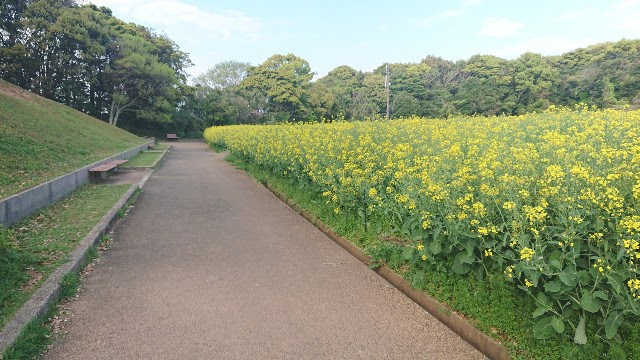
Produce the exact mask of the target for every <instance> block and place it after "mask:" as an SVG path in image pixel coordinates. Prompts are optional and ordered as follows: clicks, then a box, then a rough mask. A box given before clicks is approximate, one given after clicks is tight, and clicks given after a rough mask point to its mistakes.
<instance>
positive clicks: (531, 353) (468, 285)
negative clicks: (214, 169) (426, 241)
mask: <svg viewBox="0 0 640 360" xmlns="http://www.w3.org/2000/svg"><path fill="white" fill-rule="evenodd" d="M227 161H229V162H231V163H232V164H233V165H234V166H236V167H238V168H240V169H243V170H245V171H247V172H248V173H249V174H250V175H252V176H253V177H255V178H256V179H257V180H258V181H260V182H262V183H265V182H268V183H269V184H271V185H273V186H274V187H275V188H276V189H278V191H280V192H281V193H283V194H285V195H286V196H288V197H289V198H291V199H292V200H293V201H294V202H295V203H296V204H298V205H299V206H300V207H302V208H304V209H306V210H308V211H310V212H311V213H312V214H313V215H314V216H316V217H317V218H318V219H320V220H321V221H322V222H323V223H325V224H326V225H328V226H329V227H331V228H333V229H334V230H335V231H336V232H337V233H338V234H340V235H342V236H344V237H345V238H347V239H349V240H350V241H351V242H353V243H354V244H356V245H357V246H358V247H360V248H361V249H363V250H364V251H365V252H366V253H368V254H369V255H371V256H372V257H373V258H374V259H376V260H378V261H379V262H381V263H386V264H387V265H388V266H389V267H390V268H392V269H393V270H395V271H396V272H398V273H399V274H402V275H403V276H404V278H405V279H407V280H408V281H410V282H411V283H412V284H413V286H414V287H415V288H417V289H420V290H423V291H425V292H427V293H428V294H430V295H431V296H433V297H434V298H436V299H438V300H440V301H441V302H443V303H445V304H447V305H448V306H450V307H451V308H453V309H454V310H455V311H457V312H459V313H461V314H463V315H464V316H465V317H467V318H469V319H472V320H471V321H472V322H473V324H474V325H475V326H476V328H478V329H480V330H481V331H483V332H485V333H486V334H488V335H489V336H492V337H494V338H497V339H498V340H500V341H501V342H502V343H503V344H504V345H505V346H506V347H507V349H508V350H509V352H510V353H511V354H512V356H513V357H514V358H515V359H596V358H598V359H627V358H628V359H632V358H640V323H636V322H634V319H629V321H628V322H627V323H625V324H624V325H623V326H622V327H621V328H620V330H619V334H620V336H621V342H618V341H615V340H614V341H612V342H610V343H607V341H605V340H604V339H601V338H597V337H590V339H589V343H588V345H587V346H584V347H583V346H577V345H575V344H574V343H573V341H572V340H573V339H572V338H571V337H569V336H567V337H566V338H560V337H558V338H554V339H550V340H537V339H535V338H534V336H533V331H531V329H532V328H533V324H534V323H535V321H534V319H533V318H532V316H531V313H532V312H533V310H534V309H535V306H534V304H533V301H532V300H531V299H529V298H527V297H525V296H524V295H523V293H522V292H520V291H519V290H518V289H516V288H515V287H513V286H511V285H509V284H508V283H507V282H506V281H504V278H503V277H502V276H499V275H496V276H492V277H490V278H488V279H485V280H482V281H478V280H476V279H475V278H474V277H469V276H462V275H456V274H450V273H447V274H445V273H442V272H439V271H437V269H435V268H431V269H428V270H427V271H417V270H416V269H413V268H410V267H408V266H407V264H406V262H405V261H404V260H403V258H402V251H403V246H401V245H399V244H398V243H396V242H393V241H385V240H382V239H380V237H379V236H378V235H377V234H376V233H375V232H374V231H372V230H365V228H364V225H363V223H362V219H361V218H360V217H359V216H358V215H356V214H345V213H340V214H338V215H336V214H334V213H333V208H332V207H331V206H328V205H326V204H325V202H324V201H323V199H322V196H321V195H320V192H319V191H318V190H317V189H313V188H309V187H308V186H305V187H304V188H300V187H299V186H298V185H299V184H297V183H291V181H290V180H289V179H287V178H284V177H282V176H279V175H277V174H274V173H272V172H270V171H268V170H265V169H263V168H260V167H259V166H256V165H254V164H251V163H248V162H246V161H245V160H244V159H242V158H240V157H238V156H235V155H233V154H232V155H229V156H228V157H227ZM376 222H377V219H372V221H371V223H376ZM590 323H591V325H593V324H594V321H591V322H590ZM589 330H590V331H589ZM589 330H588V333H593V330H594V329H589Z"/></svg>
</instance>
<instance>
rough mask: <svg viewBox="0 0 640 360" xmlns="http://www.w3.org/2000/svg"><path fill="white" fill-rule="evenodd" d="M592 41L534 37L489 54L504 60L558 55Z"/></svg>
mask: <svg viewBox="0 0 640 360" xmlns="http://www.w3.org/2000/svg"><path fill="white" fill-rule="evenodd" d="M594 43H595V41H594V40H593V39H588V38H582V39H569V38H563V37H557V36H545V37H535V38H531V39H529V40H526V41H522V42H518V43H517V44H516V45H513V46H510V47H505V48H502V49H498V50H496V51H493V52H490V53H491V54H493V55H497V56H500V57H503V58H506V59H514V58H517V57H518V56H520V55H522V54H524V53H526V52H534V53H538V54H542V55H547V56H548V55H560V54H563V53H565V52H568V51H571V50H575V49H577V48H581V47H586V46H588V45H591V44H594Z"/></svg>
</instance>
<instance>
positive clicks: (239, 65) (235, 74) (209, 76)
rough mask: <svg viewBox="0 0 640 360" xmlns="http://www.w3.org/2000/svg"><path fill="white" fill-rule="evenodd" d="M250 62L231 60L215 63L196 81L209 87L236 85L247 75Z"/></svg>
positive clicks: (217, 87) (220, 87) (224, 87)
mask: <svg viewBox="0 0 640 360" xmlns="http://www.w3.org/2000/svg"><path fill="white" fill-rule="evenodd" d="M250 66H251V64H249V63H245V62H240V61H235V60H230V61H223V62H221V63H218V64H216V65H214V66H213V67H212V68H210V69H209V70H207V72H205V73H204V74H201V75H199V76H198V77H196V78H195V83H196V84H198V85H201V86H203V87H204V88H209V89H226V88H230V87H235V86H238V85H239V84H240V82H242V80H244V78H245V77H246V76H247V69H248V68H249V67H250Z"/></svg>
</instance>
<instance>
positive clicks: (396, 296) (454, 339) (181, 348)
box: [44, 142, 483, 359]
mask: <svg viewBox="0 0 640 360" xmlns="http://www.w3.org/2000/svg"><path fill="white" fill-rule="evenodd" d="M83 287H84V290H83V291H82V292H81V295H80V297H79V298H78V299H76V300H75V301H73V302H72V303H71V304H70V308H71V312H72V314H73V316H72V317H71V318H70V320H69V322H68V323H67V324H66V325H65V326H64V327H63V331H64V332H68V333H67V334H65V335H63V336H62V337H61V339H59V340H58V341H56V342H55V343H54V345H53V347H52V348H51V349H50V350H49V351H48V352H47V354H45V356H44V357H45V358H46V359H283V358H287V359H307V358H309V359H318V358H333V359H389V358H397V359H419V358H420V359H479V358H483V357H482V355H481V354H480V353H479V352H477V351H476V350H475V349H473V348H472V347H471V346H470V345H469V344H467V343H466V342H464V341H463V340H461V339H460V338H459V337H458V336H457V335H455V334H454V333H452V332H451V331H450V330H448V328H446V327H445V326H444V325H442V324H441V323H440V322H438V321H437V320H436V319H435V318H433V317H432V316H431V315H429V314H428V313H427V312H425V311H424V310H422V309H421V308H420V307H419V306H418V305H416V304H415V303H413V302H412V301H410V300H409V299H408V298H406V297H405V296H404V295H403V294H402V293H400V292H399V291H397V290H396V289H395V288H393V287H391V285H389V284H388V283H387V282H386V281H385V280H384V279H382V278H380V277H379V276H378V275H377V274H376V273H374V272H373V271H371V270H370V269H369V268H368V267H367V266H365V265H363V264H361V263H360V262H359V261H357V260H356V259H355V258H353V257H352V256H351V255H350V254H349V253H347V252H346V251H344V250H343V249H342V248H341V247H339V246H338V245H337V244H335V243H334V242H333V241H332V240H331V239H329V238H328V237H326V236H325V235H324V234H323V233H321V232H320V231H318V230H317V229H316V228H315V227H313V226H312V225H311V224H309V223H308V222H306V221H305V220H304V219H303V218H302V217H300V216H298V215H297V214H296V213H294V212H293V211H291V210H290V209H289V208H288V207H287V206H286V205H285V204H283V203H282V202H280V201H279V200H278V199H276V198H275V197H274V196H273V195H272V194H271V193H270V192H269V191H267V190H266V189H265V188H263V187H262V186H261V185H259V184H258V183H256V182H255V181H254V180H252V179H251V178H249V177H248V176H247V175H246V174H245V173H243V172H241V171H239V170H236V169H234V168H232V167H231V166H229V165H228V164H227V163H226V162H225V161H224V160H223V159H222V157H221V155H218V154H215V153H214V152H212V151H210V150H208V149H207V147H206V146H205V145H204V144H203V143H198V142H184V143H177V144H176V146H175V147H174V149H173V150H172V151H171V152H170V154H169V155H168V158H167V159H166V162H165V163H164V165H163V166H162V167H161V168H160V169H159V170H157V171H156V172H155V173H154V174H153V175H152V176H151V178H150V179H149V181H148V182H147V183H146V185H145V189H144V194H143V196H142V197H141V198H140V200H139V202H138V203H137V205H136V206H135V208H134V209H133V210H132V212H131V213H130V214H129V215H128V216H127V217H126V218H125V220H124V221H122V222H120V223H119V224H118V225H117V227H116V230H115V232H114V245H113V246H112V248H111V249H110V250H109V251H108V252H107V253H105V255H104V256H103V258H102V259H101V261H100V262H99V263H98V264H97V265H96V266H95V267H94V269H93V271H92V272H90V273H89V275H88V276H87V277H86V280H85V283H84V286H83Z"/></svg>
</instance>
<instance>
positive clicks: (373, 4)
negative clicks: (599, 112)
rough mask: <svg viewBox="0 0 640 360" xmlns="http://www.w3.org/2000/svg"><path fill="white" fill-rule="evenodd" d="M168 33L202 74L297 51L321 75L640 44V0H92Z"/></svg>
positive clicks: (126, 17) (554, 53) (119, 15)
mask: <svg viewBox="0 0 640 360" xmlns="http://www.w3.org/2000/svg"><path fill="white" fill-rule="evenodd" d="M85 2H92V3H94V4H97V5H105V6H108V7H110V8H111V9H112V10H113V12H114V15H115V16H117V17H119V18H121V19H123V20H125V21H133V22H136V23H139V24H142V25H145V26H148V27H151V28H153V29H155V30H157V31H158V32H163V33H165V34H167V35H168V36H169V37H170V38H171V39H173V40H174V41H175V42H176V43H178V44H179V45H180V47H181V49H182V50H184V51H186V52H188V53H189V54H190V57H191V60H192V61H193V62H194V63H195V66H193V67H192V68H190V69H189V70H188V72H189V73H190V74H192V75H198V74H200V73H202V72H203V71H205V70H206V69H207V68H209V67H211V66H212V65H215V64H216V63H218V62H220V61H225V60H239V61H246V62H249V63H251V64H253V65H257V64H260V63H261V62H263V61H264V60H265V59H266V58H268V57H269V56H271V55H273V54H276V53H280V54H286V53H294V54H296V55H298V56H300V57H302V58H304V59H306V60H307V61H308V62H309V64H310V65H311V69H312V70H313V71H315V72H316V73H317V75H318V76H323V75H325V74H326V73H327V72H328V71H330V70H331V69H333V68H335V67H337V66H340V65H349V66H351V67H353V68H355V69H357V70H363V71H370V70H372V69H374V68H375V67H377V66H379V65H380V64H383V63H385V62H405V63H407V62H418V61H420V59H422V58H424V57H425V56H426V55H436V56H440V57H442V58H445V59H448V60H454V61H455V60H459V59H466V58H469V57H470V56H471V55H474V54H493V55H498V56H501V57H504V58H508V59H512V58H516V57H518V55H520V54H522V53H524V52H527V51H533V52H537V53H541V54H544V55H556V54H561V53H563V52H566V51H568V50H572V49H575V48H579V47H584V46H586V45H589V44H593V43H598V42H604V41H617V40H620V39H622V38H627V39H633V38H640V20H638V19H640V0H610V1H606V0H602V1H578V0H555V1H548V0H538V1H516V0H513V1H498V0H457V1H401V0H396V1H377V0H368V1H348V0H342V1H335V0H325V1H305V0H298V1H278V0H271V1H257V0H252V1H241V0H235V1H234V0H219V1H204V0H86V1H85Z"/></svg>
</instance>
